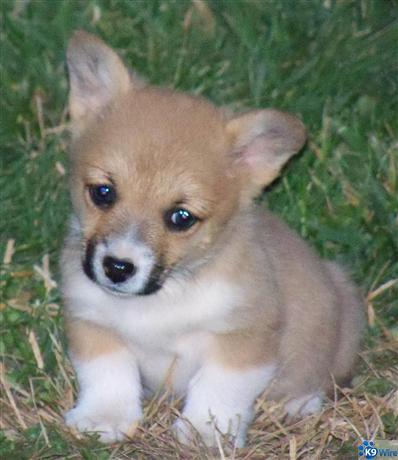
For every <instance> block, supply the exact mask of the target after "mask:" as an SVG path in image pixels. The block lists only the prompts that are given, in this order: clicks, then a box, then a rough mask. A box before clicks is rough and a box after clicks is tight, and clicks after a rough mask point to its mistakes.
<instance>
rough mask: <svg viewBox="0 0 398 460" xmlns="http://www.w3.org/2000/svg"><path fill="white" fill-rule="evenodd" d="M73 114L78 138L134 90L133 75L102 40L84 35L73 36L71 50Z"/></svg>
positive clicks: (68, 58) (73, 124)
mask: <svg viewBox="0 0 398 460" xmlns="http://www.w3.org/2000/svg"><path fill="white" fill-rule="evenodd" d="M67 64H68V70H69V82H70V90H69V113H70V116H71V120H72V132H73V134H74V135H78V134H79V133H80V132H81V131H82V129H83V128H84V127H85V126H86V125H87V122H88V121H90V120H91V119H92V118H93V117H94V116H95V115H98V113H100V112H101V110H102V109H104V108H105V107H106V106H107V105H108V104H109V102H110V101H111V100H112V99H113V98H115V97H116V96H118V95H120V94H123V93H125V92H127V91H128V89H129V88H130V86H131V83H132V82H131V79H130V75H129V71H128V70H127V68H126V67H125V66H124V64H123V62H122V60H121V59H120V58H119V56H118V55H117V54H116V53H115V52H114V51H113V50H112V49H111V48H110V47H109V46H107V45H106V44H105V43H104V42H103V41H102V40H100V39H99V38H97V37H95V36H94V35H91V34H88V33H87V32H84V31H77V32H75V33H74V34H73V36H72V38H71V40H70V42H69V46H68V50H67Z"/></svg>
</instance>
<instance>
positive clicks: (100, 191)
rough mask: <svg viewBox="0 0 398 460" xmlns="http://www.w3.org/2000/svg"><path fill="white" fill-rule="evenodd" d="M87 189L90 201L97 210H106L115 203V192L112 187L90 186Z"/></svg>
mask: <svg viewBox="0 0 398 460" xmlns="http://www.w3.org/2000/svg"><path fill="white" fill-rule="evenodd" d="M88 189H89V192H90V198H91V201H92V202H93V203H94V204H95V205H96V206H98V207H99V208H107V207H109V206H111V205H112V204H113V203H114V202H115V201H116V191H115V188H114V187H113V186H112V185H107V184H100V185H90V186H89V188H88Z"/></svg>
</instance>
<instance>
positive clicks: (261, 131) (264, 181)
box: [227, 110, 306, 196]
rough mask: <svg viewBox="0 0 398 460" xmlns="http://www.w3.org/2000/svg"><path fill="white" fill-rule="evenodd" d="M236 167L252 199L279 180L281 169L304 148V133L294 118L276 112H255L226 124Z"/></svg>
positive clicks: (299, 123) (300, 124)
mask: <svg viewBox="0 0 398 460" xmlns="http://www.w3.org/2000/svg"><path fill="white" fill-rule="evenodd" d="M227 132H228V134H229V136H231V137H232V143H233V144H232V145H233V152H232V153H233V154H234V156H235V158H236V160H235V161H236V163H235V165H236V167H238V168H239V170H240V171H241V172H243V173H244V174H245V176H246V177H247V180H248V182H249V183H248V184H247V186H248V193H249V195H250V196H255V195H257V194H259V193H260V192H261V190H262V189H263V188H264V187H265V186H266V185H269V184H270V183H271V182H273V181H274V180H275V179H276V177H278V175H279V173H280V171H281V169H282V167H283V165H284V164H285V163H286V162H287V161H288V160H289V158H290V157H292V156H293V155H294V154H296V153H297V152H298V151H299V150H300V149H301V148H302V147H303V145H304V144H305V141H306V129H305V127H304V125H303V123H302V122H301V121H300V120H299V119H298V118H296V117H294V116H293V115H289V114H287V113H284V112H280V111H278V110H256V111H252V112H248V113H246V114H243V115H240V116H237V117H235V118H232V119H231V120H230V121H229V122H228V123H227Z"/></svg>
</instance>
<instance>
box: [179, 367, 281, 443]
mask: <svg viewBox="0 0 398 460" xmlns="http://www.w3.org/2000/svg"><path fill="white" fill-rule="evenodd" d="M274 369H275V367H274V366H273V365H271V364H269V365H258V366H251V367H246V368H232V367H231V368H227V367H223V366H222V365H221V364H218V363H216V362H209V363H207V364H205V365H204V366H203V367H202V368H201V369H200V370H199V371H198V373H197V374H196V375H195V376H194V377H193V379H192V381H191V382H190V385H189V392H188V395H187V399H186V403H185V407H184V410H183V414H182V415H183V417H182V418H180V419H178V420H177V422H176V425H175V429H176V432H177V436H178V438H179V439H180V440H181V441H182V442H185V443H187V442H189V441H190V439H191V438H192V432H191V430H190V426H189V423H190V424H192V425H193V427H194V428H195V429H196V430H197V431H198V432H199V434H200V435H201V436H202V438H203V440H204V442H205V443H206V444H207V445H209V446H214V445H215V443H216V438H215V436H216V434H215V433H216V431H217V430H219V431H220V432H221V433H223V434H230V435H233V436H234V437H235V444H236V446H237V447H242V446H243V445H244V442H245V437H246V430H247V426H248V424H249V423H250V421H251V420H252V418H253V404H254V401H255V398H256V397H257V396H258V395H259V394H260V392H261V391H262V390H263V389H264V388H265V387H266V385H267V383H268V382H269V381H270V379H271V378H272V376H273V373H274ZM184 419H187V420H188V421H189V423H187V422H186V420H184Z"/></svg>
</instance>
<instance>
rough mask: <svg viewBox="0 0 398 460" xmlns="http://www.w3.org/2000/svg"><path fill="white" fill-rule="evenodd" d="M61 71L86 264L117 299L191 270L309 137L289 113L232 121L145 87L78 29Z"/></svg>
mask: <svg viewBox="0 0 398 460" xmlns="http://www.w3.org/2000/svg"><path fill="white" fill-rule="evenodd" d="M68 68H69V76H70V95H69V109H70V115H71V121H72V133H73V136H74V143H73V148H72V152H71V163H72V180H71V195H72V201H73V205H74V209H75V213H76V216H77V220H78V222H79V227H80V230H81V234H82V237H83V242H84V244H83V249H82V264H83V268H84V271H85V273H86V274H87V276H89V277H90V278H91V279H92V280H93V281H95V282H97V283H98V284H99V285H100V286H102V287H103V288H104V289H106V290H108V291H111V292H113V293H115V294H119V295H148V294H152V293H155V292H156V291H158V290H159V289H161V288H162V286H163V285H164V284H165V282H166V281H167V280H168V279H169V278H172V277H178V276H184V275H186V274H192V273H194V272H195V271H196V270H197V269H198V267H200V266H201V265H203V264H205V263H206V262H207V261H208V260H209V259H211V258H212V257H214V255H215V254H216V253H217V248H218V247H221V246H222V245H223V244H228V241H226V238H223V236H225V235H226V232H228V230H229V229H230V228H231V227H233V226H234V225H235V224H234V222H235V221H236V219H235V217H236V216H237V215H239V213H241V212H242V211H243V210H244V209H245V208H247V207H248V206H249V202H250V200H251V199H252V198H253V197H254V196H255V195H256V194H258V193H259V192H260V191H261V190H262V188H263V187H264V186H266V185H267V184H269V183H271V182H272V181H273V180H274V179H275V177H276V176H277V175H278V174H279V172H280V170H281V168H282V166H283V165H284V163H285V162H286V161H287V160H288V159H289V158H290V157H291V156H292V155H293V154H294V153H296V152H297V151H298V150H299V149H300V148H301V147H302V145H303V143H304V142H305V130H304V127H303V125H302V123H301V122H300V121H299V120H297V119H296V118H295V117H292V116H291V115H287V114H285V113H282V112H279V111H274V110H258V111H253V112H248V113H246V114H244V115H240V116H236V117H231V116H227V115H226V113H225V111H223V110H221V109H219V108H216V107H214V106H213V105H211V104H210V103H208V102H206V101H204V100H202V99H199V98H196V97H192V96H188V95H185V94H181V93H176V92H172V91H169V90H165V89H158V88H154V87H148V86H147V87H145V86H143V84H142V83H141V82H140V81H139V80H138V79H137V78H135V77H134V76H133V75H132V74H131V73H130V72H129V71H128V70H127V69H126V67H125V66H124V65H123V63H122V61H121V60H120V58H119V57H118V56H117V54H116V53H115V52H114V51H112V50H111V49H110V48H109V47H108V46H107V45H105V44H104V43H103V42H102V41H101V40H99V39H98V38H96V37H93V36H91V35H89V34H86V33H84V32H77V33H75V35H74V36H73V38H72V40H71V42H70V44H69V48H68ZM242 230H244V229H242Z"/></svg>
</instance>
